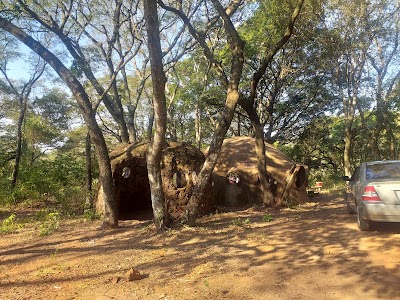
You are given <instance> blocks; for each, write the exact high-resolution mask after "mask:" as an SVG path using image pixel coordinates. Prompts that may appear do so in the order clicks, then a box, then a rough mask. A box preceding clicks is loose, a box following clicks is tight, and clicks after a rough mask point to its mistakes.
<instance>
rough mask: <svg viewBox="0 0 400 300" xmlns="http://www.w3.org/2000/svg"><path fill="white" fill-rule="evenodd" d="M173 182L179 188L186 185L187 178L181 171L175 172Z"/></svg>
mask: <svg viewBox="0 0 400 300" xmlns="http://www.w3.org/2000/svg"><path fill="white" fill-rule="evenodd" d="M172 184H173V186H174V187H176V188H177V189H181V188H184V187H186V185H187V179H186V176H185V174H184V173H182V172H180V171H177V172H175V173H174V175H173V176H172Z"/></svg>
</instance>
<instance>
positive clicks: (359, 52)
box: [0, 0, 400, 227]
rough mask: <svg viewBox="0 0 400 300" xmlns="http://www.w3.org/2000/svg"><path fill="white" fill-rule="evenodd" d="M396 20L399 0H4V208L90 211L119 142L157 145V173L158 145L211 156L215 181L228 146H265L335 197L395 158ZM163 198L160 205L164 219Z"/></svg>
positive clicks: (0, 182)
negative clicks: (362, 165) (358, 169)
mask: <svg viewBox="0 0 400 300" xmlns="http://www.w3.org/2000/svg"><path fill="white" fill-rule="evenodd" d="M399 10H400V4H399V2H398V1H397V0H382V1H380V0H370V1H365V0H356V1H351V3H349V2H348V1H340V0H296V1H295V0H261V1H255V0H248V1H245V0H236V1H217V0H212V1H205V0H193V1H184V2H183V1H173V0H170V1H160V0H159V1H153V0H152V1H135V0H133V1H124V0H115V1H112V2H110V3H104V1H97V0H86V1H80V0H70V1H28V0H18V1H8V0H2V1H1V2H0V32H1V37H0V58H1V59H0V203H1V204H2V205H16V204H20V203H24V204H29V205H33V204H34V203H48V204H49V203H51V204H53V205H54V204H56V206H57V207H58V211H59V212H60V213H68V214H71V213H72V214H75V213H82V212H83V211H84V209H85V205H86V208H87V206H89V207H90V203H91V201H92V199H93V193H94V191H96V186H97V184H98V182H99V181H102V183H103V185H104V183H106V184H105V186H106V188H107V186H108V187H109V188H110V192H109V195H112V179H111V172H110V164H109V157H108V151H109V150H111V149H113V148H114V147H115V146H116V145H117V144H118V143H121V142H131V143H135V142H138V141H143V140H149V141H150V140H152V141H153V143H152V148H151V149H152V150H154V153H153V154H154V155H149V157H150V158H149V159H152V161H149V160H148V165H151V163H155V166H156V167H157V159H159V157H158V158H157V153H158V152H159V151H158V150H159V149H158V148H157V145H160V144H162V142H163V140H164V138H168V139H172V140H178V141H182V142H189V143H191V144H193V145H195V146H196V147H198V148H199V149H201V150H204V149H206V148H207V147H210V149H211V150H210V151H209V153H208V154H207V162H210V163H209V164H205V166H204V167H203V170H202V172H201V173H200V176H204V178H205V179H207V176H208V175H209V174H210V172H212V167H213V164H215V160H216V157H217V155H218V150H219V147H220V143H222V140H223V138H224V137H225V136H238V135H250V136H256V137H258V138H261V139H263V140H264V141H266V142H268V143H272V144H274V145H275V146H276V147H278V148H279V149H281V150H282V151H284V152H285V153H286V154H287V155H288V156H290V157H291V158H292V159H293V160H294V161H297V162H302V163H304V164H307V165H308V166H309V167H310V170H311V173H310V183H311V184H312V183H313V182H314V181H315V180H319V181H323V182H324V184H325V186H327V187H329V186H331V187H333V186H335V185H338V184H339V185H340V183H339V182H340V178H341V177H342V175H350V174H351V172H352V170H353V169H354V167H355V166H356V165H357V164H358V163H359V162H361V161H367V160H378V159H399V134H400V131H399V125H400V123H399V105H400V84H399V76H400V51H399V30H400V27H399V25H400V23H399V21H400V18H399V17H400V14H399ZM154 16H158V18H154ZM22 45H26V46H28V47H23V46H22ZM27 49H28V50H27ZM157 72H159V73H157ZM150 154H151V153H150ZM262 159H263V158H262V157H261V156H260V157H259V162H260V164H261V167H262V164H263V163H264V164H265V161H264V162H263V161H262ZM149 163H150V164H149ZM207 166H208V169H207ZM150 169H151V168H150ZM153 171H154V173H153V175H154V176H153V177H152V176H151V174H150V172H151V171H149V178H154V182H152V181H150V184H151V187H152V191H155V190H156V189H155V187H156V186H157V180H158V179H157V176H158V175H157V172H158V171H159V170H157V168H155V169H154V170H153ZM200 179H201V178H200ZM107 183H108V184H107ZM199 186H200V187H199V189H198V193H199V194H200V195H201V192H202V190H201V184H200V185H199ZM153 197H155V198H154V199H153ZM162 197H163V195H157V194H156V193H152V201H153V209H154V210H155V211H156V209H155V208H157V205H160V203H161V206H162ZM200 198H201V197H200ZM267 198H268V195H267V194H266V199H267ZM195 200H196V199H195ZM107 203H108V204H109V208H108V211H107V212H106V215H105V221H106V222H107V223H109V225H110V226H116V225H117V222H118V220H117V217H116V216H115V215H114V214H113V209H114V206H115V203H113V199H112V196H110V197H109V199H107ZM265 203H268V200H266V201H265ZM158 207H160V206H158ZM194 210H195V209H194ZM86 212H87V213H89V214H91V213H92V211H91V210H90V209H86ZM192 213H193V214H195V212H192ZM162 214H163V213H162V212H161V215H162ZM190 216H191V215H190V212H189V216H188V217H189V219H190ZM156 219H157V218H156ZM156 225H157V226H159V227H160V226H163V224H156Z"/></svg>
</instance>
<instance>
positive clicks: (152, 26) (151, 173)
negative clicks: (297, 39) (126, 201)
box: [144, 0, 168, 230]
mask: <svg viewBox="0 0 400 300" xmlns="http://www.w3.org/2000/svg"><path fill="white" fill-rule="evenodd" d="M144 17H145V20H146V27H147V39H148V44H147V46H148V49H149V56H150V65H151V78H152V83H153V95H154V101H153V107H154V116H155V133H154V139H153V141H152V143H151V144H150V145H149V149H148V153H147V157H146V161H147V172H148V177H149V183H150V191H151V203H152V207H153V216H154V224H155V225H156V228H157V230H164V229H165V226H167V225H168V224H167V223H168V217H167V213H166V208H165V201H164V190H163V188H162V179H161V166H160V162H161V152H162V148H163V146H164V144H165V133H166V128H167V126H166V125H167V105H166V99H165V83H166V81H167V80H166V77H165V73H164V70H163V62H162V51H161V43H160V35H159V22H158V14H157V0H145V1H144Z"/></svg>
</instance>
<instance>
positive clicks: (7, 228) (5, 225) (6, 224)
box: [0, 213, 21, 234]
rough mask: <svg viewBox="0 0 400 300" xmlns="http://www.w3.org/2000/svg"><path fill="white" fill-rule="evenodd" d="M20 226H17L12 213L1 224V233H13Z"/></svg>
mask: <svg viewBox="0 0 400 300" xmlns="http://www.w3.org/2000/svg"><path fill="white" fill-rule="evenodd" d="M19 228H21V225H19V224H17V222H16V217H15V214H14V213H12V214H11V215H10V216H9V217H8V218H7V219H4V220H3V222H2V224H1V230H0V231H1V233H6V234H9V233H14V232H16V231H17V229H19Z"/></svg>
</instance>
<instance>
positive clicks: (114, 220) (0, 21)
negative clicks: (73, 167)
mask: <svg viewBox="0 0 400 300" xmlns="http://www.w3.org/2000/svg"><path fill="white" fill-rule="evenodd" d="M0 28H2V29H4V30H6V31H7V32H9V33H10V34H12V35H13V36H15V37H16V38H17V39H19V40H20V41H21V42H22V43H24V44H25V45H27V46H28V47H29V48H30V49H32V50H33V51H34V52H36V53H37V54H38V55H40V57H42V58H43V59H44V60H45V61H46V62H47V63H48V64H49V65H50V66H51V67H52V68H53V69H54V71H55V72H56V73H57V74H58V75H59V76H60V78H61V79H62V80H63V81H64V83H65V84H66V85H67V86H68V88H69V89H70V90H71V92H72V94H73V95H74V97H75V99H76V101H77V102H78V105H79V108H80V110H81V113H82V117H83V119H84V121H85V124H86V126H87V127H88V129H89V133H90V136H91V138H92V141H93V143H94V145H95V147H96V155H97V160H98V164H99V173H100V182H101V184H102V186H103V190H104V203H105V211H104V216H103V226H104V227H111V228H115V227H117V226H118V212H117V206H116V203H115V198H114V197H115V195H114V183H113V178H112V173H111V164H110V158H109V156H108V149H107V145H106V142H105V139H104V136H103V133H102V131H101V129H100V127H99V126H98V124H97V121H96V114H95V111H94V110H93V108H92V105H91V103H90V100H89V96H88V95H87V93H86V91H85V89H84V88H83V86H82V85H81V83H80V82H79V80H78V79H77V78H76V77H75V76H74V75H73V73H72V72H71V71H70V70H69V69H68V68H66V67H65V66H64V65H63V64H62V62H61V61H60V60H59V59H58V58H57V57H56V56H55V55H54V54H53V53H52V52H50V51H49V50H48V49H46V48H45V47H44V46H43V45H42V44H40V43H39V42H37V41H36V40H34V39H33V38H32V37H30V36H29V35H27V34H26V33H25V32H24V31H22V30H21V29H20V28H18V27H17V26H15V25H13V24H12V23H11V22H9V21H8V20H6V19H4V18H2V17H0Z"/></svg>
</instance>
